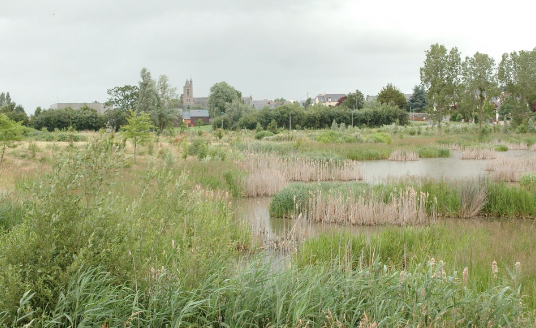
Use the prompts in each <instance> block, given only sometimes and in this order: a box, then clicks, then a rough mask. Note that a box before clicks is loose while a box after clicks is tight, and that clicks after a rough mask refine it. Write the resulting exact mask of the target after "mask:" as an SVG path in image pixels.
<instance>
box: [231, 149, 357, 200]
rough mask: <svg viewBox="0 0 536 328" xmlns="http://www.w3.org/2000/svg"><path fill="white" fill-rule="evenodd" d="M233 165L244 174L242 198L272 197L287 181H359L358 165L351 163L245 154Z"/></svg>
mask: <svg viewBox="0 0 536 328" xmlns="http://www.w3.org/2000/svg"><path fill="white" fill-rule="evenodd" d="M237 164H238V166H239V167H240V168H241V169H242V170H244V171H245V172H247V173H248V176H247V177H246V178H244V179H243V182H242V184H243V190H244V194H245V196H246V197H258V196H272V195H274V194H275V193H276V192H277V191H279V190H281V189H282V188H284V187H285V186H286V185H287V184H288V183H289V182H311V181H357V180H363V170H362V168H361V165H360V164H359V163H358V162H355V161H351V160H341V161H335V160H329V161H317V160H314V159H309V158H303V157H296V156H290V157H287V158H282V157H274V156H269V155H262V154H247V156H246V159H245V160H243V161H239V162H237Z"/></svg>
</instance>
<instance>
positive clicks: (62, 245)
mask: <svg viewBox="0 0 536 328" xmlns="http://www.w3.org/2000/svg"><path fill="white" fill-rule="evenodd" d="M55 158H56V162H55V163H54V165H53V167H52V169H51V172H50V174H45V175H44V176H43V177H42V178H40V179H38V180H36V181H35V183H33V184H32V185H30V186H28V191H27V193H25V194H24V195H23V196H24V197H25V206H24V209H23V212H22V220H21V222H20V223H19V224H16V225H12V227H11V230H9V231H8V232H7V233H3V234H1V235H0V290H2V297H0V309H2V311H5V313H6V315H7V316H8V317H14V316H17V315H18V312H17V309H19V307H20V299H21V298H23V296H24V295H25V293H26V292H30V293H31V294H33V297H32V298H31V299H30V300H29V301H28V302H27V303H26V306H25V308H28V309H29V310H28V311H33V312H34V318H35V317H39V316H41V315H45V316H46V315H47V314H48V311H49V310H50V309H51V308H54V307H55V306H56V304H57V303H58V302H59V300H61V297H62V292H63V291H64V289H65V288H66V286H67V285H68V284H69V281H70V279H71V278H72V277H73V275H74V274H76V272H79V271H80V270H82V271H83V270H85V269H86V268H90V267H101V269H103V270H105V271H107V272H109V273H110V274H111V276H112V277H113V281H114V284H126V285H127V286H128V287H129V288H131V289H133V290H140V289H151V288H154V286H155V284H156V283H157V281H158V277H159V276H160V274H161V273H162V272H163V271H166V270H167V271H168V272H169V277H170V279H175V280H178V281H181V283H182V285H183V286H185V288H187V287H188V288H190V287H192V286H197V285H198V284H201V283H203V282H204V280H205V278H206V277H207V275H210V274H212V273H211V272H210V270H211V269H210V267H208V266H207V263H211V262H213V261H215V260H216V259H217V260H219V261H224V262H234V261H236V259H237V256H239V255H240V253H241V252H242V251H243V250H247V249H249V248H250V247H251V244H250V238H249V231H248V230H247V227H245V226H244V225H243V224H241V223H239V222H238V221H237V220H236V219H235V215H234V211H233V209H232V208H231V204H230V202H231V200H232V198H231V196H230V195H226V194H225V190H222V191H217V190H208V189H205V188H203V187H201V186H199V185H194V186H192V184H191V183H190V181H189V180H188V179H189V177H188V174H187V173H186V172H185V171H176V170H169V169H167V168H165V167H158V166H155V165H148V167H147V168H146V169H142V170H140V171H136V172H132V171H131V170H132V168H129V167H128V166H126V165H125V163H127V162H126V158H125V156H124V154H123V153H122V152H121V151H119V150H118V149H116V148H114V147H112V146H111V144H110V143H108V142H107V141H106V140H97V141H95V142H90V143H88V144H87V145H86V146H84V147H83V148H80V149H78V148H71V149H69V151H67V152H64V153H61V154H57V155H56V156H55ZM24 322H25V323H28V322H29V320H27V321H24Z"/></svg>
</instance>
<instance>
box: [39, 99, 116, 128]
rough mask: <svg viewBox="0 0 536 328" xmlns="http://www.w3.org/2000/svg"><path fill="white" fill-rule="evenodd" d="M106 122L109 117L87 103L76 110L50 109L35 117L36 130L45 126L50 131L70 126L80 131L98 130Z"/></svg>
mask: <svg viewBox="0 0 536 328" xmlns="http://www.w3.org/2000/svg"><path fill="white" fill-rule="evenodd" d="M106 123H107V117H105V116H103V115H100V114H99V113H97V111H96V110H95V109H93V108H90V107H89V106H87V105H84V106H82V107H80V108H79V109H76V110H75V109H72V108H63V109H48V110H44V111H43V112H42V113H41V114H40V115H39V116H37V117H35V118H34V128H35V129H36V130H42V129H43V128H45V129H47V130H48V131H54V130H55V129H58V130H66V129H68V128H69V127H73V128H74V129H76V130H78V131H83V130H90V131H98V130H100V129H102V128H104V127H105V126H106Z"/></svg>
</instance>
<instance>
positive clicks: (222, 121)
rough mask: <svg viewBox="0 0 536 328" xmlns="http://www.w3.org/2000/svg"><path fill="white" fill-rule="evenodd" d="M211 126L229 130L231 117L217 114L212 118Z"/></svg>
mask: <svg viewBox="0 0 536 328" xmlns="http://www.w3.org/2000/svg"><path fill="white" fill-rule="evenodd" d="M239 126H240V124H239ZM212 128H213V129H217V128H220V129H224V130H229V129H231V119H230V118H229V116H227V115H220V116H217V117H215V118H214V119H213V120H212Z"/></svg>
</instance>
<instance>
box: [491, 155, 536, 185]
mask: <svg viewBox="0 0 536 328" xmlns="http://www.w3.org/2000/svg"><path fill="white" fill-rule="evenodd" d="M486 171H489V172H490V175H491V178H492V179H493V180H495V181H505V182H517V181H519V179H520V178H521V176H522V175H523V174H525V173H528V172H535V171H536V157H532V158H507V157H501V158H497V159H496V160H494V161H493V162H492V163H489V164H488V165H486Z"/></svg>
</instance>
